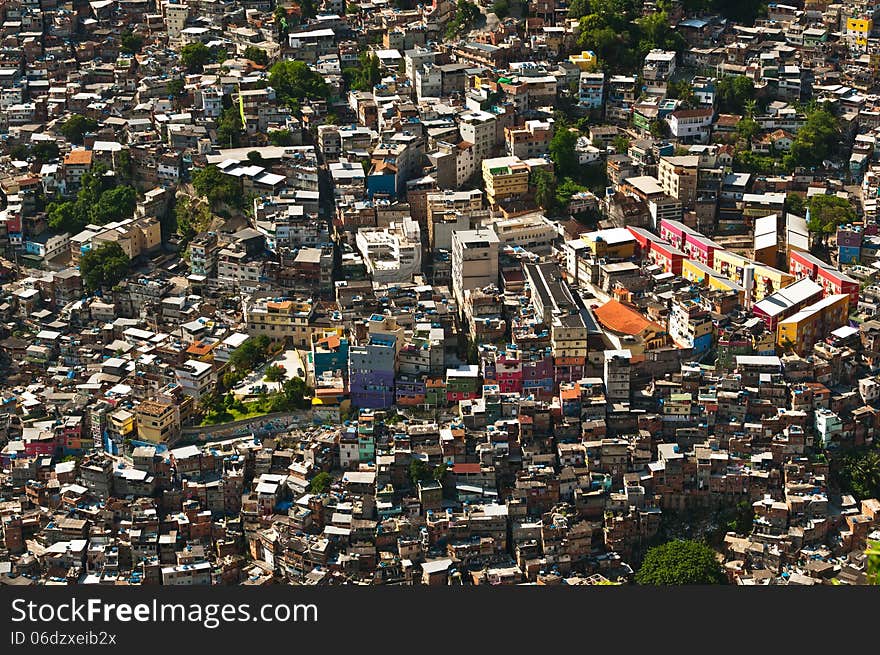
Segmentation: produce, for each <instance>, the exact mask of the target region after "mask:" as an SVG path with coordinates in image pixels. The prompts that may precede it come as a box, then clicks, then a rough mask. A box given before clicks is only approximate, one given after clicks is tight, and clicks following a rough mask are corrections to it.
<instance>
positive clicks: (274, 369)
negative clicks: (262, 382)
mask: <svg viewBox="0 0 880 655" xmlns="http://www.w3.org/2000/svg"><path fill="white" fill-rule="evenodd" d="M263 377H265V378H266V380H267V381H269V382H281V381H283V380H284V379H285V378H286V377H287V371H286V370H285V368H284V367H283V366H278V365H276V364H273V365H272V366H268V367H266V374H265V375H264V376H263Z"/></svg>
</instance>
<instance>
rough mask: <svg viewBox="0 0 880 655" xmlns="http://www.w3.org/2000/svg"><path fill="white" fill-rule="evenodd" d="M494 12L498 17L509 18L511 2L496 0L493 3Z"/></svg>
mask: <svg viewBox="0 0 880 655" xmlns="http://www.w3.org/2000/svg"><path fill="white" fill-rule="evenodd" d="M492 13H493V14H495V15H496V16H498V18H507V17H508V16H510V3H509V2H508V1H507V0H495V2H493V3H492Z"/></svg>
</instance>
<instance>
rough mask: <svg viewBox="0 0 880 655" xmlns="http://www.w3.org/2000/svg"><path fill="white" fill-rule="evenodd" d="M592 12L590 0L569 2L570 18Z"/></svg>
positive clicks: (580, 16) (581, 16)
mask: <svg viewBox="0 0 880 655" xmlns="http://www.w3.org/2000/svg"><path fill="white" fill-rule="evenodd" d="M589 13H590V0H572V1H571V2H569V3H568V17H569V18H583V17H584V16H586V15H587V14H589Z"/></svg>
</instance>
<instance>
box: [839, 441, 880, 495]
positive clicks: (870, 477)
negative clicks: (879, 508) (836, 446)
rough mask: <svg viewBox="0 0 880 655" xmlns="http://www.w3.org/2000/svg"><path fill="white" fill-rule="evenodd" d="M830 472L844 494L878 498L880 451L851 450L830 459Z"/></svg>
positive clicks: (879, 487)
mask: <svg viewBox="0 0 880 655" xmlns="http://www.w3.org/2000/svg"><path fill="white" fill-rule="evenodd" d="M831 470H832V472H833V474H834V477H835V478H836V479H837V481H838V483H839V484H840V487H841V489H842V490H843V491H844V492H845V493H850V494H852V495H853V496H855V497H856V498H857V499H858V500H866V499H868V498H880V451H878V450H853V451H850V452H847V453H845V454H843V455H840V456H837V457H834V458H832V460H831Z"/></svg>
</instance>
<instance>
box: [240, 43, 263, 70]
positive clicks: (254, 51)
mask: <svg viewBox="0 0 880 655" xmlns="http://www.w3.org/2000/svg"><path fill="white" fill-rule="evenodd" d="M244 58H245V59H250V60H251V61H252V62H254V63H255V64H259V65H260V66H267V65H268V64H269V54H268V53H267V52H266V51H265V50H263V49H262V48H258V47H257V46H253V45H249V46H248V47H247V48H245V49H244Z"/></svg>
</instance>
